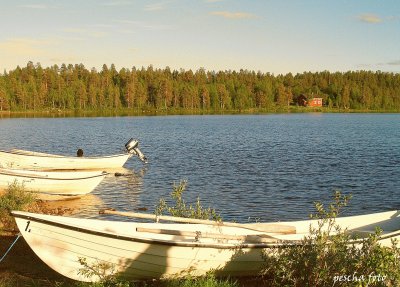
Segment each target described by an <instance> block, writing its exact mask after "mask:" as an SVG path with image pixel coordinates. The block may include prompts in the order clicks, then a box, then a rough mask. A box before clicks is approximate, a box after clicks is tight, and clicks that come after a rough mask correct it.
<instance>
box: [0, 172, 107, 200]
mask: <svg viewBox="0 0 400 287" xmlns="http://www.w3.org/2000/svg"><path fill="white" fill-rule="evenodd" d="M106 175H107V173H105V172H102V171H73V172H72V171H70V172H55V171H49V172H46V171H32V170H15V169H4V168H0V190H6V189H7V188H8V186H9V185H10V184H13V183H14V182H17V183H18V184H22V185H23V186H24V188H25V189H26V190H27V191H31V192H36V193H39V194H41V193H43V194H48V195H65V196H80V195H84V194H87V193H90V192H91V191H92V190H93V189H95V188H96V186H97V185H98V184H99V183H100V182H101V181H102V180H103V179H104V177H105V176H106Z"/></svg>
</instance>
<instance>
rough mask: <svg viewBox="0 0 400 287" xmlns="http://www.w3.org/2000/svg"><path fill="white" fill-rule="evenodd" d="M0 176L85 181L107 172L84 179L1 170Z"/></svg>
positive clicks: (104, 174)
mask: <svg viewBox="0 0 400 287" xmlns="http://www.w3.org/2000/svg"><path fill="white" fill-rule="evenodd" d="M46 173H51V171H50V172H46ZM0 174H3V175H8V176H14V177H24V178H34V179H48V180H63V181H64V180H85V179H91V178H96V177H100V176H103V177H105V176H106V175H107V174H108V173H107V172H104V171H103V172H102V173H99V174H95V175H91V176H86V177H73V178H62V177H60V178H57V177H47V176H44V175H43V176H41V175H34V174H31V175H29V174H23V173H18V172H12V171H9V172H8V171H6V170H4V169H2V168H0Z"/></svg>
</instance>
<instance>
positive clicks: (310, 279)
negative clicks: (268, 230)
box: [263, 192, 400, 287]
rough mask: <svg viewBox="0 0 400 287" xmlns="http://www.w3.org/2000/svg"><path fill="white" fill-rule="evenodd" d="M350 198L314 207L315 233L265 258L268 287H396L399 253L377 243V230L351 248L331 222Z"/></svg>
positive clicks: (349, 237) (347, 235)
mask: <svg viewBox="0 0 400 287" xmlns="http://www.w3.org/2000/svg"><path fill="white" fill-rule="evenodd" d="M348 201H349V197H347V196H343V195H341V193H340V192H335V195H334V202H333V203H332V204H330V205H329V207H328V209H327V210H326V209H325V208H324V205H323V204H321V203H316V209H317V213H316V214H315V215H313V216H312V218H315V219H318V224H317V227H316V228H312V227H311V226H310V234H309V235H307V236H305V237H304V238H303V239H302V240H300V242H296V243H291V244H289V246H288V245H286V246H277V247H274V248H273V249H272V250H268V251H266V252H265V253H264V259H265V268H264V270H263V274H264V275H265V276H267V278H269V279H270V282H271V286H302V287H303V286H400V248H399V247H397V246H396V242H393V244H392V247H383V246H381V245H380V244H379V243H378V238H379V235H380V233H381V231H380V230H376V232H375V233H373V234H370V235H369V236H368V237H366V238H361V239H359V240H357V242H354V241H353V239H354V237H352V235H351V234H350V233H349V232H348V231H347V230H346V229H343V228H341V227H340V226H339V225H338V224H337V223H336V220H335V218H336V217H337V216H338V214H339V213H340V210H341V209H342V207H344V206H346V205H347V204H348Z"/></svg>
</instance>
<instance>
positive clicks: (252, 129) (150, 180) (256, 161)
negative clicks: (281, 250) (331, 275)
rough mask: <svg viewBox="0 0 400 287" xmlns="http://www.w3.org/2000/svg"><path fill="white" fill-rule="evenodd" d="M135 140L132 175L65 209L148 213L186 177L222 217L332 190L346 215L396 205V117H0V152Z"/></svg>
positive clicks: (399, 176)
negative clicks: (346, 203) (346, 198)
mask: <svg viewBox="0 0 400 287" xmlns="http://www.w3.org/2000/svg"><path fill="white" fill-rule="evenodd" d="M131 137H134V138H137V139H139V142H140V149H141V150H142V151H143V152H144V154H145V155H147V157H148V158H149V163H148V164H147V165H143V164H142V163H141V162H139V160H138V159H136V158H132V159H130V160H129V161H128V162H127V164H126V165H125V167H126V168H127V169H129V170H132V171H133V175H132V176H129V177H114V176H109V177H107V178H106V179H105V180H104V181H103V182H102V183H101V184H100V185H99V186H98V187H97V188H96V190H95V191H94V192H93V194H91V195H89V196H87V197H85V198H83V199H81V200H77V201H74V202H72V203H66V204H70V205H79V206H84V207H85V208H83V209H82V210H81V212H80V214H79V216H85V217H95V216H98V215H97V211H98V209H99V208H101V207H105V206H106V207H113V208H116V209H119V210H135V209H137V208H140V207H146V208H148V209H149V212H152V211H153V210H154V207H155V205H156V204H157V202H158V200H159V198H161V197H164V198H168V197H169V193H170V192H171V191H172V185H173V183H174V182H175V183H178V182H179V181H180V180H182V179H187V180H188V187H187V191H186V195H185V199H186V200H187V201H188V202H193V201H195V200H196V198H197V197H198V196H199V197H200V198H201V200H202V202H203V205H204V206H211V207H214V208H215V209H217V210H218V211H219V212H220V213H221V215H222V217H223V218H224V219H230V220H232V219H234V220H237V221H241V222H246V221H248V220H251V221H253V220H255V219H260V220H289V219H302V218H307V217H308V215H309V214H310V213H311V212H313V211H314V209H313V206H314V204H313V203H314V202H315V201H323V202H326V201H328V200H329V198H330V197H331V195H332V192H333V191H334V190H340V191H342V192H343V193H346V194H349V193H351V194H352V195H353V199H352V200H351V206H350V208H349V209H348V210H347V211H346V213H347V214H361V213H368V212H374V211H383V210H389V209H399V208H400V187H399V186H400V167H399V163H400V142H399V139H400V115H399V114H282V115H281V114H278V115H276V114H274V115H256V116H247V115H246V116H168V117H162V116H160V117H115V118H56V119H48V118H35V119H1V120H0V148H1V149H8V148H23V149H30V150H37V151H43V152H54V153H60V154H75V153H76V150H77V149H78V148H82V149H83V150H84V151H85V155H95V154H97V155H98V154H113V153H118V152H120V151H123V149H124V147H123V146H124V144H125V142H126V141H127V140H128V139H129V138H131Z"/></svg>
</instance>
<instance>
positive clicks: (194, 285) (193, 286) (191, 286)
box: [163, 274, 239, 287]
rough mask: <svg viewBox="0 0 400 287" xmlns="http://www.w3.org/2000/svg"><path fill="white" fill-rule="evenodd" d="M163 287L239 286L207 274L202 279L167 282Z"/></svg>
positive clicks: (235, 282) (193, 278) (188, 278)
mask: <svg viewBox="0 0 400 287" xmlns="http://www.w3.org/2000/svg"><path fill="white" fill-rule="evenodd" d="M163 285H164V284H163ZM165 287H239V284H238V282H237V281H232V280H231V279H217V278H215V276H214V275H213V274H208V275H207V276H204V277H187V278H184V279H171V280H167V281H166V282H165Z"/></svg>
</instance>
